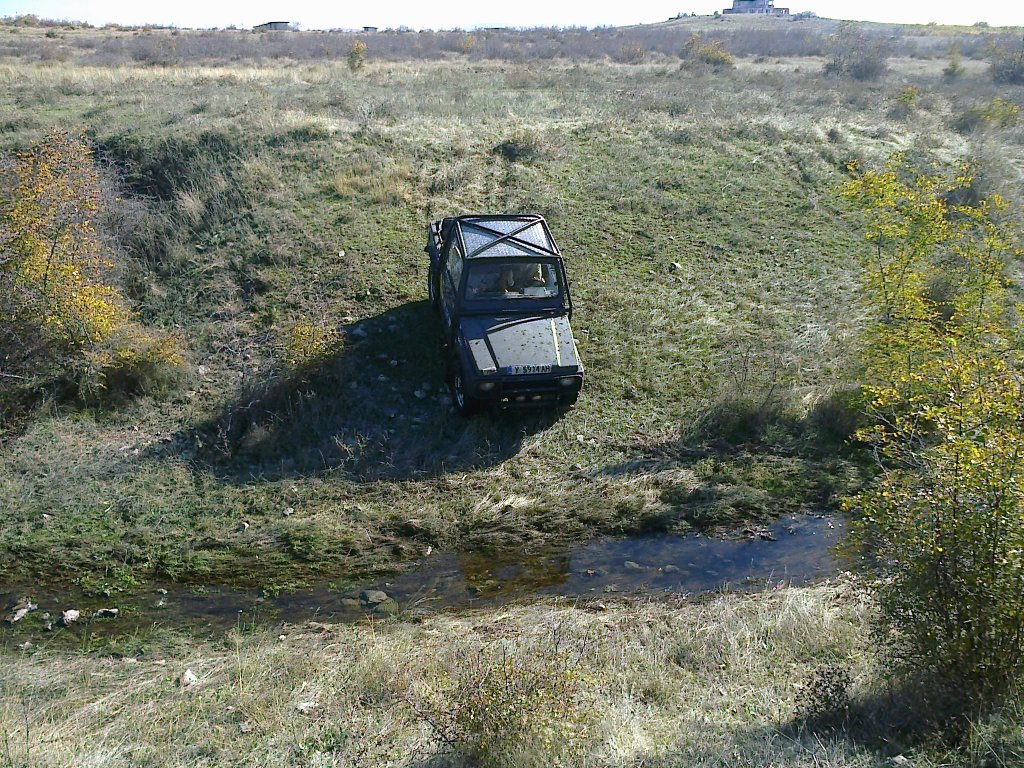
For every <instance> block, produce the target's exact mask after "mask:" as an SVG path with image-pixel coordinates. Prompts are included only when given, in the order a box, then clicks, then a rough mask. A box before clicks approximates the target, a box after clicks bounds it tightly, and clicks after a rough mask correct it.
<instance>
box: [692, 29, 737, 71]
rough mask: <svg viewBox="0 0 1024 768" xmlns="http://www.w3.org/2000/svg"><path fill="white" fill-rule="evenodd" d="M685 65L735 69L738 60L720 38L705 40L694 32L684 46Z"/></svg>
mask: <svg viewBox="0 0 1024 768" xmlns="http://www.w3.org/2000/svg"><path fill="white" fill-rule="evenodd" d="M681 56H682V59H683V66H684V67H688V68H693V67H706V68H709V69H716V70H718V69H734V68H735V67H736V60H735V59H734V58H733V55H732V54H731V53H729V51H727V50H726V49H725V47H724V46H723V44H722V42H721V41H719V40H712V41H710V42H704V41H703V40H702V38H701V36H700V35H698V34H696V33H694V34H693V35H692V36H691V37H690V39H689V40H688V41H687V42H686V45H684V46H683V51H682V54H681Z"/></svg>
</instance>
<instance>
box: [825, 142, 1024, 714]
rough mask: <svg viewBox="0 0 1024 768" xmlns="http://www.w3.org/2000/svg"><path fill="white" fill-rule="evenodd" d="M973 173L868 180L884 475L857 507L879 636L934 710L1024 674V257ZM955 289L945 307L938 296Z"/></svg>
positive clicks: (871, 343) (897, 166)
mask: <svg viewBox="0 0 1024 768" xmlns="http://www.w3.org/2000/svg"><path fill="white" fill-rule="evenodd" d="M970 184H971V179H970V177H969V176H967V175H963V174H961V175H958V176H957V177H956V178H955V179H953V180H952V181H945V180H943V179H942V178H941V177H938V176H931V175H919V174H913V173H911V172H910V171H909V170H908V169H907V167H906V166H905V165H903V164H902V163H901V162H900V160H899V158H897V159H895V160H893V161H892V162H891V163H890V164H889V165H888V166H887V167H886V168H885V169H883V170H880V171H874V170H863V171H862V170H857V173H856V176H855V178H854V179H853V180H852V181H851V182H850V183H849V184H848V185H847V187H846V190H845V191H846V195H847V197H848V198H849V199H850V200H851V201H853V202H854V203H855V204H856V205H857V206H858V207H859V208H860V209H861V210H863V211H864V212H865V214H866V215H867V217H868V230H867V239H868V241H869V243H870V244H871V246H872V247H871V250H870V251H868V252H867V253H865V254H864V255H863V257H862V259H861V263H862V264H863V266H864V280H865V287H866V291H867V296H868V301H869V305H870V308H871V311H872V312H873V313H874V316H875V319H874V320H873V322H871V324H870V325H869V326H868V328H867V330H866V337H865V355H866V375H867V381H868V382H869V383H868V385H867V386H866V388H865V393H866V396H867V408H868V411H869V413H870V414H871V415H872V416H873V417H874V425H873V426H871V427H868V428H866V429H864V430H862V433H861V437H862V439H865V440H868V441H870V442H871V443H873V444H874V446H875V448H876V452H877V455H878V457H879V460H880V465H881V467H880V468H881V475H880V476H879V478H878V481H877V482H876V483H875V484H874V485H873V486H871V487H870V488H868V489H867V490H865V491H863V492H862V493H860V494H859V495H857V496H856V497H855V499H854V500H853V501H852V502H851V505H852V508H853V509H855V510H856V512H857V515H858V521H857V525H856V530H855V540H856V541H857V542H859V543H860V544H862V545H864V546H865V547H867V549H868V551H869V552H870V553H871V555H872V558H873V562H874V565H875V567H876V568H877V571H878V578H877V579H876V581H875V582H874V589H875V592H876V594H877V597H878V601H879V606H880V608H881V613H880V623H879V631H880V636H881V637H882V638H885V639H886V641H887V642H888V640H889V639H890V638H892V639H894V641H893V643H892V644H891V646H889V651H890V653H891V655H892V657H893V659H894V661H895V662H896V669H897V670H898V671H899V673H901V675H902V677H903V679H904V680H908V679H912V680H915V681H917V682H920V683H923V684H924V688H923V689H922V690H924V691H926V692H927V695H928V697H929V702H928V703H929V704H931V705H932V706H935V707H939V708H948V707H952V708H954V710H968V711H971V710H974V709H976V708H979V707H985V706H988V705H990V704H992V703H993V702H997V701H999V700H1000V699H1001V698H1002V697H1003V696H1004V695H1006V694H1008V693H1010V692H1012V691H1013V690H1015V688H1016V686H1017V684H1018V682H1019V680H1020V675H1021V673H1022V672H1024V489H1022V486H1021V483H1020V478H1021V476H1022V473H1024V451H1022V448H1024V405H1022V403H1024V400H1022V395H1024V377H1022V374H1021V372H1020V360H1019V358H1018V353H1017V350H1018V348H1019V340H1018V331H1017V329H1016V328H1015V327H1014V325H1013V323H1012V321H1011V316H1010V305H1009V295H1008V292H1007V285H1008V283H1007V278H1006V265H1007V262H1008V261H1009V260H1010V259H1013V258H1019V256H1020V253H1021V252H1020V250H1019V249H1018V248H1017V247H1016V245H1015V243H1014V238H1013V232H1012V231H1011V230H1009V229H1008V228H1007V227H1006V225H1005V224H1004V223H1003V222H1004V219H1003V213H1004V210H1005V208H1006V204H1005V202H1004V201H1003V200H1002V199H1001V198H1000V197H998V196H997V195H991V196H989V197H987V198H985V199H982V200H980V201H978V202H976V203H975V204H971V205H966V204H956V203H953V202H950V200H955V199H957V195H956V194H955V193H956V192H957V191H958V190H963V189H965V188H967V187H969V186H970ZM938 275H941V276H942V277H943V279H944V280H945V281H946V289H945V290H944V291H943V292H942V294H941V298H936V295H935V294H934V293H933V292H931V291H930V290H929V286H931V285H934V283H935V278H936V276H938Z"/></svg>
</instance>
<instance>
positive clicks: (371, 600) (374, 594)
mask: <svg viewBox="0 0 1024 768" xmlns="http://www.w3.org/2000/svg"><path fill="white" fill-rule="evenodd" d="M390 599H391V598H390V597H389V596H388V593H387V592H383V591H381V590H379V589H364V590H363V591H362V592H360V593H359V600H360V602H362V603H363V604H365V605H379V604H380V603H384V602H387V601H388V600H390Z"/></svg>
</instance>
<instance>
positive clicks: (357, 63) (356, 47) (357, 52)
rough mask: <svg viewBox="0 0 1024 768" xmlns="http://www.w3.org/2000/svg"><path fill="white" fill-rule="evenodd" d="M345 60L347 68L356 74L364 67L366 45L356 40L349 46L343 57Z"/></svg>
mask: <svg viewBox="0 0 1024 768" xmlns="http://www.w3.org/2000/svg"><path fill="white" fill-rule="evenodd" d="M345 59H346V61H347V62H348V68H349V69H351V70H352V71H353V72H358V71H359V70H361V69H362V68H363V67H365V66H366V43H364V42H363V41H362V40H356V41H355V42H354V43H352V45H351V46H349V49H348V53H347V54H346V55H345Z"/></svg>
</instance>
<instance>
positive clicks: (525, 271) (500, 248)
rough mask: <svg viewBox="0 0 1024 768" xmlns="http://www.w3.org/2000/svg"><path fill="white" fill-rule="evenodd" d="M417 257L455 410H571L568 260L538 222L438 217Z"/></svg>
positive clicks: (579, 378)
mask: <svg viewBox="0 0 1024 768" xmlns="http://www.w3.org/2000/svg"><path fill="white" fill-rule="evenodd" d="M424 250H425V251H426V252H427V254H428V255H429V256H430V270H429V275H428V278H427V292H428V294H429V296H430V302H431V304H432V305H433V306H434V307H435V308H436V309H437V310H438V312H439V313H440V315H441V325H442V326H443V329H444V337H445V344H446V349H447V354H448V380H449V385H450V386H451V389H452V396H453V397H454V399H455V404H456V406H457V407H458V409H459V410H460V411H461V412H463V413H471V412H473V411H474V410H477V409H478V408H480V407H481V406H482V405H492V406H496V407H499V408H513V407H518V406H530V405H544V404H549V405H557V404H562V405H571V404H573V403H575V402H576V398H577V397H578V396H579V392H580V388H581V387H582V386H583V365H582V364H581V363H580V357H579V352H578V351H577V349H576V341H575V339H574V338H573V335H572V329H571V328H570V327H569V319H570V318H571V317H572V300H571V299H570V297H569V281H568V280H567V279H566V275H565V263H564V261H563V259H562V254H561V253H560V252H559V250H558V247H557V246H556V245H555V242H554V240H553V239H552V237H551V232H550V230H549V229H548V225H547V222H546V221H545V220H544V217H543V216H538V215H535V214H500V215H486V216H457V217H449V218H445V219H441V220H440V221H434V222H431V223H430V225H429V227H428V229H427V246H426V248H425V249H424Z"/></svg>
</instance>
